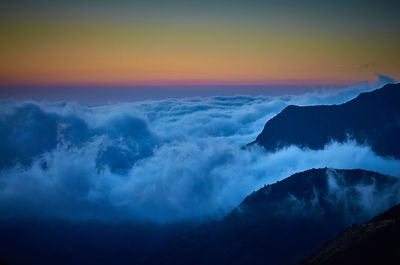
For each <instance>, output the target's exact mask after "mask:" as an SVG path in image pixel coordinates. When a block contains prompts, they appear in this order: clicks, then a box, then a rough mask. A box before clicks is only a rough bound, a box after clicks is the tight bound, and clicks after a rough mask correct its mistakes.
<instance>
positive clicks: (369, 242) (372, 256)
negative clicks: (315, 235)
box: [301, 204, 400, 265]
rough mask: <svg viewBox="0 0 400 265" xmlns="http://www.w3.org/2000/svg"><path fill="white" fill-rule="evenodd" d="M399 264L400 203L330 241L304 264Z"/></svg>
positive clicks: (303, 263)
mask: <svg viewBox="0 0 400 265" xmlns="http://www.w3.org/2000/svg"><path fill="white" fill-rule="evenodd" d="M335 264H352V265H357V264H360V265H361V264H363V265H368V264H371V265H372V264H373V265H375V264H385V265H389V264H393V265H395V264H400V204H399V205H396V206H395V207H393V208H391V209H389V210H388V211H386V212H384V213H383V214H381V215H379V216H377V217H375V218H374V219H372V220H370V221H369V222H367V223H364V224H363V225H353V226H352V227H350V228H348V229H346V230H344V231H343V232H341V233H339V234H338V235H337V237H335V238H334V239H332V240H330V241H328V242H327V243H326V244H324V246H322V247H321V248H320V249H319V250H318V251H317V252H316V253H315V254H313V255H312V256H310V257H309V258H307V259H306V260H304V261H303V262H301V265H335Z"/></svg>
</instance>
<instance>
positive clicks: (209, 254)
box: [143, 168, 400, 264]
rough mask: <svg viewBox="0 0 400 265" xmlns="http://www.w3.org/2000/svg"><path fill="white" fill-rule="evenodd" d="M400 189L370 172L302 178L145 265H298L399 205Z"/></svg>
mask: <svg viewBox="0 0 400 265" xmlns="http://www.w3.org/2000/svg"><path fill="white" fill-rule="evenodd" d="M399 185H400V182H399V180H398V179H397V178H394V177H390V176H386V175H381V174H379V173H375V172H370V171H364V170H336V169H328V168H324V169H311V170H308V171H305V172H301V173H297V174H294V175H292V176H290V177H289V178H287V179H284V180H282V181H280V182H277V183H275V184H272V185H268V186H265V187H263V188H261V189H260V190H258V191H256V192H254V193H252V194H251V195H249V196H248V197H247V198H245V200H244V201H243V202H242V203H241V204H240V205H239V206H238V207H237V208H236V209H234V210H233V211H232V212H231V213H230V214H229V215H227V216H226V217H225V218H224V219H222V220H221V221H218V222H213V223H209V224H206V225H203V226H201V227H198V228H196V229H195V230H192V231H191V232H189V233H184V234H182V235H181V236H179V237H176V238H174V239H173V240H171V241H169V242H168V243H167V244H165V245H164V246H163V247H162V248H160V249H159V250H158V251H157V252H155V253H152V255H151V256H149V257H148V258H147V259H146V260H145V261H144V262H143V264H296V263H297V262H298V261H299V260H301V259H302V258H304V257H305V256H307V255H309V254H311V253H312V252H313V251H315V250H316V249H317V248H318V247H319V246H320V245H321V244H322V243H323V242H325V241H326V240H328V239H329V238H332V237H333V236H334V235H336V234H337V233H338V232H339V231H341V230H343V229H345V228H346V227H348V226H349V225H351V224H353V223H362V222H364V221H366V220H368V219H369V218H371V217H372V216H373V215H375V214H377V213H378V212H382V211H383V210H384V209H387V208H389V207H390V206H393V205H395V204H396V203H398V202H399V196H400V189H399ZM370 202H373V205H375V206H376V205H380V206H381V207H382V208H379V209H371V208H373V207H371V205H370Z"/></svg>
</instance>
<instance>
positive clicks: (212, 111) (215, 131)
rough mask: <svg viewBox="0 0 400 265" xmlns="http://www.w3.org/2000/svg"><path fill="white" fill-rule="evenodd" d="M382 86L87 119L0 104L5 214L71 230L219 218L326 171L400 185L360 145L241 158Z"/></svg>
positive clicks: (32, 105)
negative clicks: (306, 118) (261, 193)
mask: <svg viewBox="0 0 400 265" xmlns="http://www.w3.org/2000/svg"><path fill="white" fill-rule="evenodd" d="M380 85H382V84H381V83H379V84H376V86H372V87H369V86H364V87H363V88H362V89H360V88H358V87H353V88H349V89H348V90H342V91H339V92H335V93H325V94H323V93H315V94H306V95H303V96H285V97H254V96H236V97H210V98H188V99H181V100H160V101H147V102H138V103H124V104H114V105H103V106H96V107H87V106H84V105H79V104H76V103H71V102H58V103H48V102H33V101H2V102H1V103H0V113H1V115H0V149H1V152H0V168H1V169H0V213H1V216H3V217H4V218H6V217H10V218H13V217H29V218H65V219H68V220H83V219H96V220H105V221H106V220H113V221H115V220H151V221H157V222H170V221H181V220H186V219H196V220H203V219H207V218H215V217H221V216H223V215H224V214H226V213H228V212H229V211H230V210H231V209H232V208H233V207H235V206H237V205H238V204H239V203H240V202H241V200H242V199H243V198H244V197H245V196H247V195H248V194H249V193H251V192H252V191H254V190H257V189H258V188H260V187H261V186H263V185H264V184H268V183H271V182H275V181H277V180H280V179H282V178H285V177H287V176H289V175H290V174H293V173H295V172H298V171H302V170H306V169H308V168H317V167H326V166H327V167H334V168H349V169H350V168H363V169H368V170H375V171H378V172H381V173H385V174H392V175H399V174H400V161H396V160H388V159H383V158H381V157H378V156H376V155H375V154H374V153H373V152H372V151H371V150H370V149H369V148H368V147H366V146H358V145H356V144H355V143H354V142H352V141H351V140H349V142H348V143H345V144H339V143H331V144H329V145H327V146H326V147H325V149H324V150H320V151H312V150H301V149H299V148H297V147H294V146H292V147H289V148H287V149H284V150H281V151H278V152H276V153H265V152H263V151H262V150H261V149H259V148H252V149H249V150H242V149H241V148H240V147H241V146H243V145H245V144H247V143H249V142H251V141H252V140H254V139H255V137H256V136H257V134H258V133H260V132H261V130H262V128H263V126H264V124H265V123H266V122H267V120H268V119H270V118H271V117H273V116H274V115H275V114H277V113H278V112H279V111H280V110H282V109H283V108H284V107H286V106H287V105H289V104H300V105H306V104H333V103H342V102H345V101H346V100H348V99H351V98H352V97H354V96H356V95H357V94H358V93H359V92H361V91H364V90H371V89H373V88H375V87H377V86H380Z"/></svg>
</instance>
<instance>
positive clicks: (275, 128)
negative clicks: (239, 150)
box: [250, 84, 400, 158]
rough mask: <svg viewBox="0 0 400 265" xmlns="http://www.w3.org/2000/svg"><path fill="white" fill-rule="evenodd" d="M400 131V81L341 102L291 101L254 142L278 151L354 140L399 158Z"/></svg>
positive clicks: (318, 146) (379, 152)
mask: <svg viewBox="0 0 400 265" xmlns="http://www.w3.org/2000/svg"><path fill="white" fill-rule="evenodd" d="M399 135H400V84H388V85H385V86H384V87H382V88H380V89H377V90H374V91H372V92H367V93H361V94H360V95H359V96H357V97H356V98H354V99H353V100H350V101H348V102H346V103H344V104H341V105H320V106H304V107H300V106H294V105H290V106H288V107H286V108H285V109H283V110H282V111H281V112H280V113H279V114H278V115H276V116H275V117H273V118H272V119H270V120H269V121H268V122H267V123H266V124H265V126H264V129H263V131H262V132H261V133H260V134H259V135H258V137H257V138H256V140H255V141H254V142H253V143H251V144H254V143H257V144H259V145H261V146H263V147H265V149H267V150H269V151H275V150H278V149H281V148H284V147H286V146H289V145H296V146H299V147H301V148H310V149H323V148H324V146H325V145H326V144H328V143H330V142H331V141H336V142H345V141H347V140H355V141H356V142H357V143H359V144H366V145H369V146H370V147H371V148H372V150H373V151H374V152H375V153H376V154H378V155H381V156H390V157H395V158H400V138H399ZM251 144H250V145H251Z"/></svg>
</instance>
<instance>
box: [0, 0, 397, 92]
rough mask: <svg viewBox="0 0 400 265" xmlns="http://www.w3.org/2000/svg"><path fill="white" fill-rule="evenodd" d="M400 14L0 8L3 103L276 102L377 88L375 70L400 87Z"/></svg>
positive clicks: (215, 6)
mask: <svg viewBox="0 0 400 265" xmlns="http://www.w3.org/2000/svg"><path fill="white" fill-rule="evenodd" d="M399 7H400V3H399V2H398V1H343V0H337V1H327V0H323V1H311V0H306V1H289V0H284V1H277V0H267V1H258V0H249V1H240V0H231V1H225V0H221V1H209V0H205V1H193V0H188V1H176V0H171V1H158V0H148V1H124V0H117V1H112V2H111V1H96V2H93V1H85V0H83V1H45V0H38V1H27V0H19V1H18V0H16V1H2V3H1V8H0V22H1V23H0V32H1V35H2V37H1V40H0V58H1V60H0V89H1V90H3V92H2V93H1V95H2V97H4V96H6V95H7V93H9V92H8V91H11V92H12V91H13V90H18V88H21V87H31V88H30V89H31V90H32V91H36V90H35V89H37V87H47V88H49V89H59V90H62V89H63V88H64V90H65V89H67V88H68V89H69V88H70V87H75V89H78V91H79V90H85V89H87V90H91V89H93V88H94V87H99V86H103V87H105V88H106V89H112V87H113V86H116V85H118V86H127V87H128V89H129V90H143V91H145V90H146V87H151V86H161V88H160V89H158V90H151V89H150V90H151V91H152V92H149V93H154V91H155V92H156V93H157V91H167V92H168V90H169V89H171V87H177V86H180V87H182V89H181V90H182V91H185V90H193V89H194V88H193V87H196V86H197V87H200V88H198V91H200V92H199V94H201V90H202V89H204V87H208V88H210V86H227V87H232V86H239V87H240V89H239V92H242V93H243V92H245V91H246V87H248V86H249V85H252V86H256V87H258V86H259V87H261V88H262V89H261V90H267V91H270V92H271V93H275V94H277V93H280V92H282V93H284V92H287V91H289V90H288V87H290V86H291V85H292V87H293V86H298V87H299V89H300V90H301V91H303V90H304V87H314V88H315V87H316V86H326V85H336V86H339V85H348V84H352V83H353V84H354V83H357V82H364V81H368V82H375V81H376V80H377V74H385V75H388V76H391V77H393V78H396V79H400V55H399V53H398V47H400V35H399V34H398V29H399V28H400V18H399V16H398V14H397V11H398V10H399ZM7 89H8V90H7ZM68 89H67V90H68ZM210 90H213V89H212V87H211V88H210ZM233 90H234V89H233ZM4 91H6V92H4ZM235 91H236V90H235ZM11 92H10V93H11ZM22 93H24V92H22ZM40 93H43V94H46V92H43V91H41V92H40ZM177 93H178V94H179V91H178V92H177ZM235 93H236V92H235ZM194 94H196V93H194Z"/></svg>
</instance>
